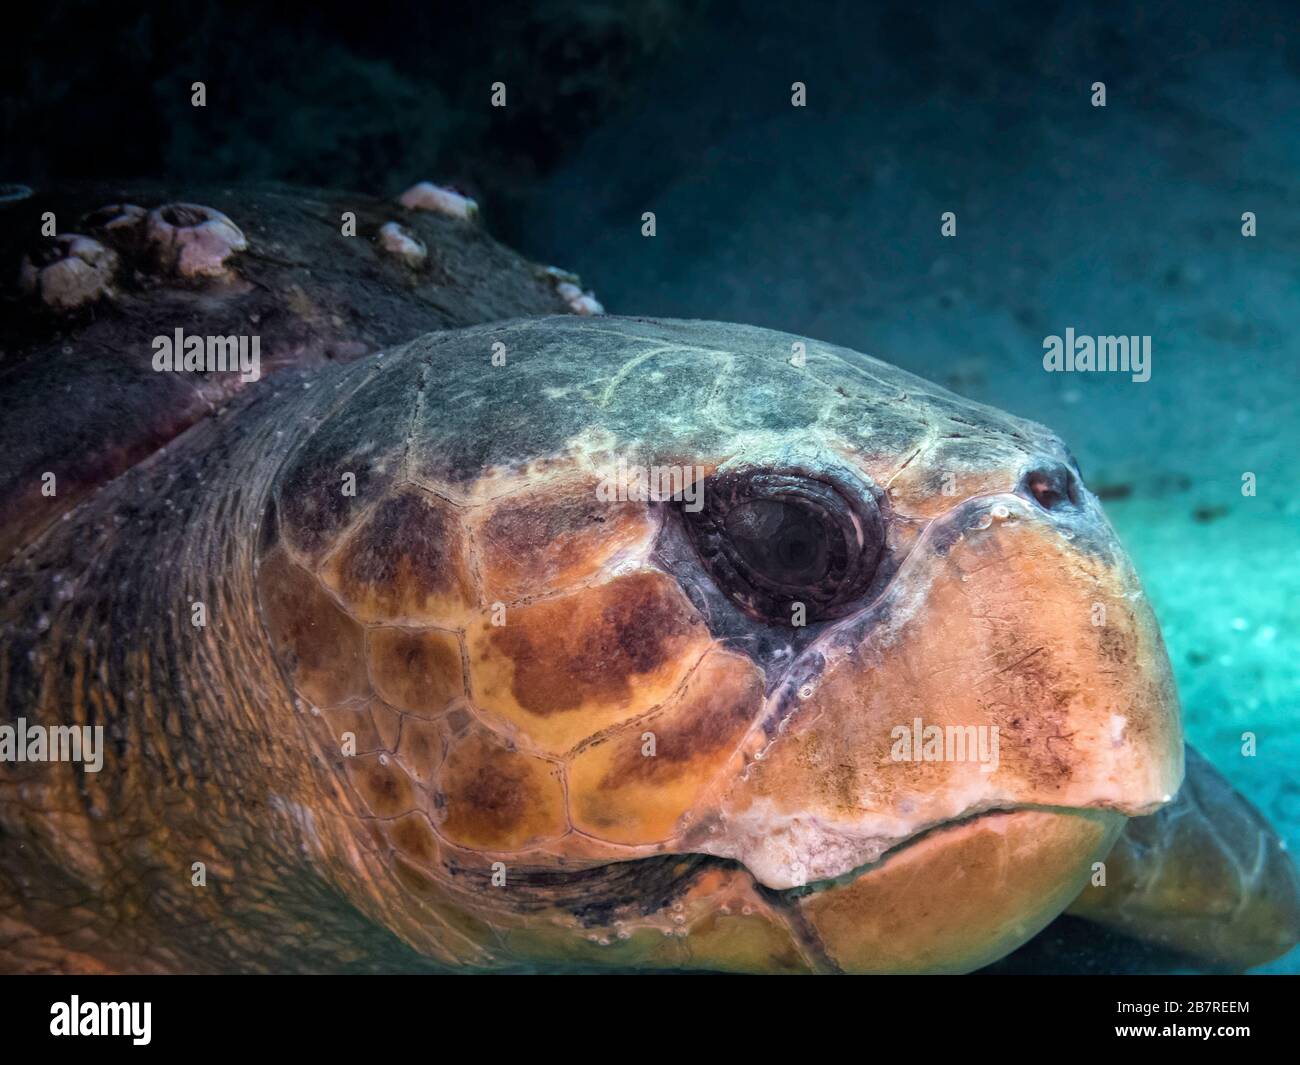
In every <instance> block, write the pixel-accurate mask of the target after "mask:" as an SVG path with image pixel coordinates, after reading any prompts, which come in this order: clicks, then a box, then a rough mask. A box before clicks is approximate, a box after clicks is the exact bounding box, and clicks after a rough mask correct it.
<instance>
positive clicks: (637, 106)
mask: <svg viewBox="0 0 1300 1065" xmlns="http://www.w3.org/2000/svg"><path fill="white" fill-rule="evenodd" d="M7 17H9V18H11V19H12V20H13V23H12V24H11V26H10V29H11V31H13V32H11V33H10V34H8V35H7V37H8V40H7V43H6V44H3V45H0V82H2V83H3V87H4V90H5V91H4V111H3V112H0V145H2V146H3V147H0V161H2V162H3V167H4V173H3V174H0V180H17V181H24V182H26V183H28V184H33V185H34V184H38V183H40V182H42V181H47V180H62V179H68V178H77V177H91V176H93V177H150V178H155V177H165V178H169V179H173V180H175V181H176V182H178V183H180V182H184V181H186V180H203V181H205V182H207V181H211V180H213V179H218V180H226V179H228V180H231V181H244V180H261V179H279V180H288V181H296V182H302V183H305V184H317V185H326V186H334V187H344V188H359V189H365V190H368V191H375V192H396V191H398V190H400V189H401V188H404V187H406V186H407V185H409V184H410V183H411V182H413V181H415V180H418V179H421V178H433V179H437V180H443V181H454V182H457V183H459V184H460V185H462V186H463V187H465V188H466V189H468V190H469V191H472V192H473V193H474V194H475V195H477V196H478V198H479V199H480V201H481V202H482V203H483V205H484V208H485V214H486V218H487V222H488V225H489V227H490V228H491V230H492V231H493V233H494V234H495V235H497V236H498V237H500V238H501V239H503V240H505V241H506V242H508V243H512V244H514V245H515V246H517V247H519V248H520V250H522V251H524V252H525V253H526V254H528V255H530V256H531V257H533V258H536V259H538V260H541V261H545V262H552V263H555V264H557V265H560V266H563V267H566V268H569V269H573V270H576V271H578V272H579V273H581V274H582V276H583V279H584V281H585V282H586V283H587V284H588V285H590V286H592V287H593V288H594V289H595V290H596V293H597V295H598V296H599V297H600V298H601V299H602V300H603V301H604V303H605V305H606V307H607V309H608V310H610V311H611V312H614V313H635V314H652V315H669V316H680V317H704V318H718V319H730V320H735V321H741V322H749V323H753V324H758V325H765V326H771V327H773V328H777V329H783V330H787V331H790V332H795V333H801V334H807V335H810V336H814V337H818V338H820V339H824V340H829V341H834V342H837V343H841V344H845V345H848V346H850V347H853V348H857V349H859V350H862V351H866V352H869V353H871V354H873V355H876V356H878V357H881V358H884V359H886V360H889V361H891V362H894V363H897V364H899V365H901V366H903V367H905V368H907V369H909V370H912V371H914V372H917V373H919V374H922V375H923V376H926V377H929V378H932V379H934V380H937V381H938V382H940V383H942V384H944V385H947V386H948V387H950V388H953V389H954V390H955V391H958V392H960V393H962V394H964V395H967V396H970V397H972V398H975V399H979V400H982V401H985V402H988V403H992V404H995V405H997V406H1000V407H1004V408H1007V409H1009V410H1012V411H1014V412H1015V413H1017V414H1021V415H1025V416H1028V417H1031V418H1034V419H1036V420H1039V421H1042V422H1044V423H1046V424H1048V425H1051V426H1052V427H1053V428H1055V429H1056V430H1058V431H1059V432H1060V433H1061V434H1062V435H1063V436H1064V437H1065V438H1066V440H1067V441H1068V442H1069V443H1070V445H1071V446H1072V448H1073V449H1074V451H1075V453H1076V454H1077V455H1078V458H1079V461H1080V463H1081V466H1082V468H1083V471H1084V474H1085V477H1086V478H1087V479H1088V481H1089V483H1090V485H1091V486H1092V487H1093V488H1094V490H1098V491H1099V492H1100V493H1101V494H1102V495H1103V496H1104V497H1106V498H1107V509H1108V511H1109V513H1110V515H1111V518H1112V520H1113V521H1114V523H1115V524H1116V526H1117V527H1118V528H1119V530H1120V533H1121V535H1122V537H1123V539H1124V541H1125V542H1126V544H1127V546H1128V547H1129V549H1130V551H1131V553H1132V554H1133V556H1134V559H1135V561H1136V563H1137V566H1138V569H1139V572H1140V573H1141V575H1142V577H1143V580H1144V583H1145V586H1146V588H1147V591H1148V593H1149V595H1150V596H1151V598H1152V600H1153V602H1154V605H1155V608H1156V612H1157V614H1158V616H1159V618H1160V620H1161V623H1162V626H1163V629H1164V633H1165V638H1166V641H1167V643H1168V645H1169V649H1170V654H1171V657H1172V659H1173V662H1174V668H1175V671H1176V673H1177V675H1178V680H1179V684H1180V689H1181V692H1182V697H1183V702H1184V710H1185V718H1186V726H1187V732H1188V735H1189V739H1190V740H1191V741H1192V742H1193V743H1195V744H1196V745H1197V746H1199V747H1200V748H1201V749H1202V751H1204V752H1205V753H1206V754H1207V755H1208V756H1209V757H1210V758H1211V760H1212V761H1214V762H1215V764H1216V765H1217V766H1218V767H1219V768H1220V769H1221V770H1222V771H1223V772H1224V773H1226V775H1227V776H1228V777H1229V778H1230V779H1231V780H1232V782H1233V783H1234V784H1235V785H1236V786H1237V787H1238V788H1239V789H1240V790H1241V791H1242V792H1243V793H1244V794H1246V795H1247V796H1248V797H1249V798H1250V799H1251V800H1252V801H1253V802H1254V803H1256V805H1258V806H1259V807H1260V808H1261V809H1262V810H1263V811H1264V812H1265V813H1266V815H1267V816H1268V817H1269V818H1270V819H1271V820H1272V821H1273V822H1274V824H1275V825H1277V826H1278V827H1279V829H1280V830H1281V831H1282V832H1283V833H1284V834H1285V835H1286V837H1287V838H1288V840H1289V842H1290V845H1291V848H1292V850H1293V851H1294V852H1300V729H1298V728H1297V725H1298V724H1300V712H1298V709H1297V702H1298V700H1300V623H1298V622H1300V557H1298V554H1300V537H1298V536H1297V532H1298V530H1300V493H1298V490H1297V488H1298V486H1297V472H1298V464H1297V459H1296V452H1297V444H1300V402H1298V400H1297V394H1298V390H1297V385H1298V384H1300V341H1298V340H1297V330H1298V329H1300V180H1298V176H1300V7H1297V5H1296V4H1295V3H1294V2H1290V3H1287V2H1269V0H1261V2H1255V3H1248V4H1245V3H1243V4H1214V5H1209V4H1204V5H1201V4H1194V3H1193V4H1183V3H1143V4H1131V5H1116V6H1115V7H1114V8H1109V7H1107V6H1093V7H1089V8H1085V7H1084V5H1079V4H1074V3H1061V2H1052V0H1047V2H1020V3H1016V2H1012V3H996V4H995V3H979V2H974V3H970V2H965V3H947V4H937V5H927V6H922V5H914V4H902V3H899V4H871V3H863V2H852V3H851V2H841V3H827V4H780V5H778V4H762V5H752V4H748V5H747V4H740V3H736V2H724V0H715V2H713V3H704V2H695V3H680V2H670V0H660V2H647V3H644V4H636V5H623V4H599V3H560V2H554V3H540V4H535V5H532V6H524V5H511V6H509V7H506V6H503V7H501V8H500V9H491V10H490V9H488V8H485V7H476V6H473V5H464V4H456V5H450V4H446V5H443V4H432V5H423V6H421V7H420V9H419V10H413V9H410V8H408V7H407V6H406V5H400V6H398V5H395V6H393V7H386V6H383V5H368V6H367V8H366V10H364V11H361V10H358V9H356V8H355V7H349V8H339V9H334V8H332V7H329V6H321V5H312V6H306V5H303V6H297V5H293V4H288V5H277V6H276V7H275V9H274V10H270V9H265V8H257V7H252V6H250V7H249V8H248V9H247V10H235V9H233V8H232V7H230V6H225V5H218V4H212V3H194V4H186V5H175V7H174V8H171V7H166V8H165V7H161V6H160V7H159V8H158V9H157V10H151V9H147V8H134V7H132V6H131V5H111V6H110V5H94V4H83V3H54V4H46V5H42V6H40V8H39V9H36V10H33V9H24V10H22V11H20V12H16V13H13V14H11V15H10V16H7ZM194 79H203V80H205V81H206V82H207V84H208V86H209V98H210V101H211V102H210V106H209V107H208V108H207V109H206V110H205V111H204V112H203V114H202V119H201V121H197V122H196V121H195V120H194V117H195V116H194V112H193V110H192V109H190V107H189V99H188V92H189V90H188V86H189V83H190V81H192V80H194ZM497 80H501V81H505V82H506V83H507V85H508V86H509V91H510V93H511V106H510V107H509V108H508V109H507V112H505V113H501V112H495V113H494V112H492V111H490V109H488V108H487V107H486V100H487V96H488V91H489V90H488V86H489V85H490V83H491V82H493V81H497ZM794 81H802V82H804V83H806V85H807V93H808V106H807V107H805V108H794V107H791V105H790V91H791V83H792V82H794ZM1096 81H1102V82H1104V83H1105V84H1106V91H1107V106H1106V107H1105V108H1097V107H1093V106H1091V104H1090V95H1091V88H1090V87H1091V85H1092V83H1093V82H1096ZM645 211H653V212H655V214H656V218H657V229H658V233H657V236H656V237H654V238H653V239H646V238H644V237H642V236H641V233H640V229H641V216H642V213H643V212H645ZM944 211H953V212H955V213H956V215H957V226H958V235H957V237H956V238H955V239H944V238H942V237H941V236H940V232H939V227H940V215H941V213H942V212H944ZM1245 211H1251V212H1254V213H1255V215H1256V218H1257V225H1258V235H1257V236H1256V237H1254V238H1246V237H1244V236H1243V235H1242V233H1241V225H1242V223H1241V216H1242V213H1243V212H1245ZM1067 327H1073V328H1074V329H1076V330H1077V331H1078V332H1079V333H1087V334H1123V335H1128V334H1145V335H1150V336H1151V337H1152V348H1153V352H1152V375H1151V380H1150V381H1149V382H1146V383H1134V382H1132V381H1131V380H1129V379H1128V378H1127V377H1123V376H1120V375H1091V376H1090V375H1080V374H1047V373H1045V372H1043V369H1042V366H1041V358H1042V350H1043V349H1042V344H1043V338H1044V337H1045V336H1047V335H1050V334H1061V333H1063V332H1064V331H1065V329H1066V328H1067ZM1246 472H1251V473H1254V474H1255V475H1256V477H1257V481H1258V494H1257V495H1256V496H1254V497H1244V496H1243V495H1242V492H1241V479H1242V474H1243V473H1246ZM1247 731H1249V732H1253V733H1255V734H1256V736H1257V737H1258V744H1259V746H1258V751H1259V753H1258V756H1257V757H1254V758H1246V757H1242V755H1241V736H1242V733H1243V732H1247ZM1121 949H1122V948H1121ZM1269 968H1270V969H1271V970H1274V971H1287V972H1296V971H1300V952H1292V954H1291V955H1289V956H1288V957H1287V958H1284V959H1282V960H1281V961H1279V962H1277V963H1275V964H1274V965H1272V966H1270V967H1269Z"/></svg>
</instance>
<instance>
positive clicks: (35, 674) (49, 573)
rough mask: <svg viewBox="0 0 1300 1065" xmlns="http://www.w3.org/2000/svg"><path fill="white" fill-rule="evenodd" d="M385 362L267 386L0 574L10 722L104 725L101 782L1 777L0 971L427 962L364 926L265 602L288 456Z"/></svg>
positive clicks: (49, 769)
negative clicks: (278, 492) (266, 542)
mask: <svg viewBox="0 0 1300 1065" xmlns="http://www.w3.org/2000/svg"><path fill="white" fill-rule="evenodd" d="M375 369H376V367H375V366H374V365H373V360H367V361H366V363H363V364H356V365H353V366H350V367H347V368H344V369H341V370H336V371H333V372H329V373H325V374H319V373H318V374H316V375H313V377H312V378H311V379H308V378H306V377H303V376H297V375H294V374H287V375H285V376H284V377H283V378H282V379H281V380H280V382H279V383H278V386H276V385H274V384H273V383H271V382H268V384H272V387H270V388H266V389H261V390H259V391H258V394H257V395H256V396H250V397H249V398H248V399H247V400H246V401H243V402H241V404H240V406H241V407H242V408H243V409H240V410H238V411H228V412H226V413H225V414H223V415H220V416H218V417H216V418H212V419H208V420H207V421H205V422H203V423H200V424H199V425H198V426H196V427H194V428H193V429H192V430H190V431H189V432H188V433H186V434H185V435H184V436H182V437H181V438H180V439H179V440H177V441H176V442H174V443H173V444H172V445H170V446H169V447H167V448H165V449H163V450H162V451H160V452H158V453H157V454H155V455H154V456H153V457H151V458H150V459H149V460H148V461H146V462H145V463H142V464H141V465H140V466H138V467H136V468H135V469H133V470H131V471H130V472H129V473H127V474H126V475H124V476H123V477H121V478H120V479H118V480H117V481H116V482H114V483H113V484H111V485H109V486H108V487H106V488H105V489H104V490H102V491H101V492H100V493H99V494H98V495H97V496H95V497H94V498H92V499H91V500H89V501H87V502H86V503H84V504H82V505H81V506H79V507H77V508H76V509H74V510H73V512H72V513H71V514H70V515H68V517H67V519H66V520H64V521H60V522H58V523H56V524H55V525H54V526H52V527H50V528H48V529H47V530H45V532H44V534H43V536H41V537H40V538H38V540H37V541H36V542H35V543H33V544H31V545H29V546H28V547H27V548H26V549H25V550H23V551H20V552H19V554H18V555H17V556H15V557H14V558H12V559H10V560H8V562H6V563H5V565H4V568H3V569H2V570H0V579H2V580H3V581H4V582H5V583H4V586H3V602H2V605H0V694H2V697H3V706H4V712H3V716H2V717H0V724H4V725H12V726H15V727H17V726H18V724H19V719H20V718H21V719H24V720H25V726H26V728H27V731H28V733H29V734H30V732H31V728H32V726H35V725H40V726H45V727H46V728H48V727H50V726H55V725H77V726H90V727H92V728H101V727H102V729H103V732H102V745H101V748H102V759H103V760H102V767H101V768H100V770H99V771H98V772H89V771H87V764H85V763H84V762H83V763H82V764H78V763H75V762H67V761H65V762H50V761H46V762H0V833H3V840H2V841H0V970H3V971H7V972H22V971H47V970H48V971H96V970H100V969H103V970H111V971H128V972H129V971H173V972H174V971H182V972H184V971H222V970H231V969H239V970H244V971H247V970H250V969H252V970H257V969H265V970H275V971H282V970H285V969H291V968H303V969H320V968H330V969H336V970H337V969H344V970H346V969H348V968H393V967H406V966H409V965H414V964H419V959H418V956H417V955H416V954H414V952H412V951H411V950H410V949H409V948H407V947H406V946H405V945H403V944H402V943H401V942H400V941H399V940H397V939H396V938H395V937H393V936H392V935H391V934H389V933H388V932H386V931H384V930H383V929H382V927H381V926H379V925H377V924H376V923H375V922H373V921H371V920H369V919H367V918H366V917H365V916H364V915H363V914H362V913H361V912H360V911H359V910H358V904H359V905H360V906H361V907H362V908H363V909H364V908H365V907H366V899H367V898H368V897H370V896H372V895H373V890H372V889H371V888H370V887H369V882H370V879H371V878H370V875H369V874H368V873H367V871H366V870H367V869H368V868H370V867H371V863H372V861H373V859H372V858H370V857H369V855H368V854H366V853H363V851H364V847H363V845H362V844H361V843H360V841H359V840H358V839H357V835H356V827H355V821H354V820H352V819H349V818H348V817H347V816H346V814H345V813H344V812H343V810H342V804H343V799H342V796H341V793H340V789H339V787H338V784H337V782H336V778H335V775H334V770H333V767H331V766H328V765H326V764H325V762H324V760H323V759H321V758H320V757H319V756H318V755H316V754H314V753H312V751H313V748H312V746H311V745H310V744H309V742H308V740H307V731H306V726H305V723H304V721H303V718H304V717H305V716H306V712H305V711H303V710H299V709H297V708H296V707H295V705H294V703H293V700H292V698H291V696H290V693H289V690H288V686H287V684H286V682H285V680H284V678H283V675H282V673H281V670H280V667H279V666H278V665H277V663H276V662H275V660H274V659H273V658H272V655H271V652H270V648H269V645H268V641H267V638H266V635H265V632H264V629H263V626H262V624H261V620H260V618H259V616H258V606H257V598H256V595H255V593H254V586H253V578H254V556H255V551H256V547H257V543H258V535H259V527H260V524H261V521H262V518H263V513H264V510H265V503H266V499H267V494H268V489H269V485H270V482H271V479H272V477H273V476H274V474H275V471H276V470H277V468H278V467H279V464H280V460H281V459H282V457H283V456H284V455H285V454H287V453H288V452H289V451H290V450H291V448H292V447H293V445H294V444H295V443H296V442H297V441H298V440H300V439H301V438H302V437H303V436H304V435H305V434H307V433H309V432H310V431H311V429H312V427H313V426H314V425H315V424H316V423H317V421H318V420H319V419H320V418H322V417H323V416H325V415H326V414H328V412H329V411H330V410H331V409H332V406H333V405H334V404H335V403H336V402H337V401H338V397H340V396H343V395H346V394H348V393H349V392H350V388H348V387H347V384H348V383H355V382H356V381H359V380H360V379H361V378H362V377H363V376H364V375H366V374H368V373H371V372H374V370H375ZM195 603H202V604H203V609H204V611H205V612H206V618H205V619H201V620H205V621H206V624H205V625H203V626H196V625H195V624H194V623H193V622H194V619H195V617H196V614H195V607H194V604H195ZM84 753H85V752H83V755H84ZM196 863H202V867H201V868H202V874H203V876H200V870H199V867H197V866H196ZM204 878H205V879H206V883H200V882H199V881H200V880H202V879H204Z"/></svg>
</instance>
